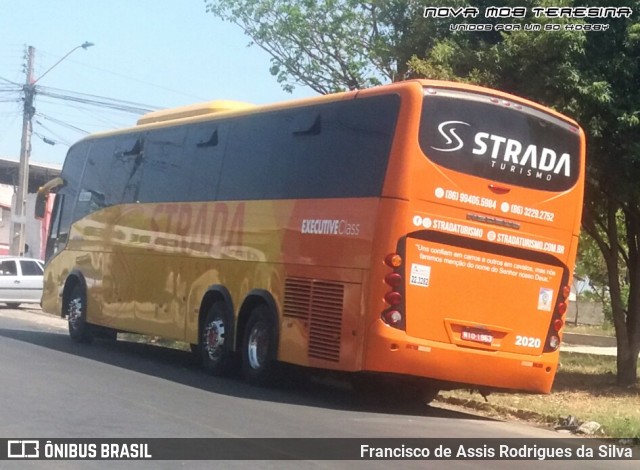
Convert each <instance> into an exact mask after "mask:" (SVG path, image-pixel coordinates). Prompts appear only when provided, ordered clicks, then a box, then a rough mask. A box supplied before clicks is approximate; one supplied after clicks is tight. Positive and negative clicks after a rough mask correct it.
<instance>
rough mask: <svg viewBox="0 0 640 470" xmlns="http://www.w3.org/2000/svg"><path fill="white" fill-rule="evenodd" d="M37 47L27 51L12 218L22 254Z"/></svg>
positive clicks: (14, 241) (14, 243)
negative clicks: (16, 182) (16, 185)
mask: <svg viewBox="0 0 640 470" xmlns="http://www.w3.org/2000/svg"><path fill="white" fill-rule="evenodd" d="M34 54H35V49H34V48H33V46H29V48H28V51H27V69H26V73H27V79H26V82H25V84H24V86H23V87H22V89H23V91H24V108H23V114H22V140H21V142H20V168H19V171H18V189H17V192H16V198H15V211H14V215H13V218H12V219H11V222H12V224H11V227H12V229H11V235H12V238H11V254H12V255H14V256H17V255H22V254H24V251H25V226H26V223H27V192H28V190H29V157H30V156H31V133H32V130H33V125H32V119H33V115H34V113H35V108H34V107H33V100H34V98H35V85H34V80H33V58H34Z"/></svg>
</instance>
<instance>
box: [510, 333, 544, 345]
mask: <svg viewBox="0 0 640 470" xmlns="http://www.w3.org/2000/svg"><path fill="white" fill-rule="evenodd" d="M541 344H542V343H541V341H540V338H533V337H531V336H520V335H518V336H516V346H524V347H525V348H539V347H540V345H541Z"/></svg>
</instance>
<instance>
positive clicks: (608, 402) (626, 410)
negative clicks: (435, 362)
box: [439, 352, 640, 439]
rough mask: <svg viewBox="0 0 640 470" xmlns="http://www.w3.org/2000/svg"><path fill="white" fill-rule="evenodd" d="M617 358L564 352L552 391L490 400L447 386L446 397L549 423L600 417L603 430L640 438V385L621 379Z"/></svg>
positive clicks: (606, 433)
mask: <svg viewBox="0 0 640 470" xmlns="http://www.w3.org/2000/svg"><path fill="white" fill-rule="evenodd" d="M615 361H616V358H615V357H613V356H597V355H592V354H579V353H567V352H561V353H560V363H561V366H560V369H559V371H558V373H557V375H556V379H555V382H554V385H553V390H552V392H551V394H550V395H530V394H519V393H515V394H514V393H495V394H491V395H489V396H488V402H485V400H484V399H483V398H482V397H481V396H480V395H478V394H470V393H469V392H468V391H461V390H454V391H448V392H441V394H440V398H439V399H440V400H442V401H444V402H445V403H450V404H454V405H458V406H464V407H470V408H474V409H476V410H478V411H480V412H482V413H484V414H488V415H490V416H496V417H508V418H517V419H523V420H527V421H533V422H537V423H540V424H545V425H549V426H551V425H554V424H557V423H558V422H559V421H560V420H561V419H562V418H566V417H568V416H574V417H575V418H576V419H577V420H578V421H579V422H587V421H596V422H597V423H599V424H600V425H601V426H602V427H601V429H600V430H599V431H598V433H597V435H598V436H606V437H613V438H636V439H638V438H640V387H638V386H636V387H632V388H621V387H618V386H617V385H616V384H615V379H616V376H615V371H616V362H615Z"/></svg>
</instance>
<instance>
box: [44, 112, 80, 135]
mask: <svg viewBox="0 0 640 470" xmlns="http://www.w3.org/2000/svg"><path fill="white" fill-rule="evenodd" d="M36 116H38V117H41V118H42V119H46V120H47V121H51V122H53V123H54V124H57V125H59V126H62V127H66V128H67V129H71V130H73V131H76V132H80V133H81V134H89V133H90V132H89V131H85V130H84V129H80V128H79V127H76V126H74V125H72V124H69V123H68V122H64V121H61V120H60V119H56V118H52V117H51V116H47V115H46V114H42V113H36ZM36 122H38V121H36ZM38 124H40V125H41V126H42V127H45V126H44V125H43V124H42V123H41V122H38ZM45 129H46V127H45Z"/></svg>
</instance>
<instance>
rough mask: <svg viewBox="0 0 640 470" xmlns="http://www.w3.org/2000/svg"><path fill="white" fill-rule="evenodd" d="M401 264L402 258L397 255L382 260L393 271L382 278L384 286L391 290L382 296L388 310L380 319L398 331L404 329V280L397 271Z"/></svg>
mask: <svg viewBox="0 0 640 470" xmlns="http://www.w3.org/2000/svg"><path fill="white" fill-rule="evenodd" d="M402 262H403V260H402V256H400V255H399V254H398V253H390V254H388V255H387V256H385V258H384V264H386V265H387V266H388V267H390V268H393V271H392V272H390V273H388V274H387V275H386V276H385V277H384V282H385V284H387V285H388V286H389V287H391V290H390V291H389V292H387V293H386V294H385V295H384V301H385V302H386V303H387V304H388V305H389V308H387V309H386V310H384V311H383V312H382V315H381V317H382V321H384V322H385V323H386V324H387V325H389V326H392V327H394V328H398V329H403V328H404V313H403V311H402V303H403V301H404V297H403V295H402V285H403V283H404V278H403V277H402V274H401V272H400V270H399V269H400V267H401V266H402Z"/></svg>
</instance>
